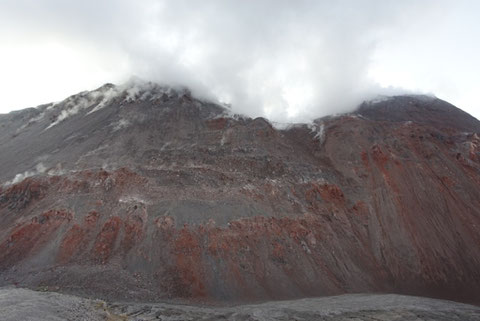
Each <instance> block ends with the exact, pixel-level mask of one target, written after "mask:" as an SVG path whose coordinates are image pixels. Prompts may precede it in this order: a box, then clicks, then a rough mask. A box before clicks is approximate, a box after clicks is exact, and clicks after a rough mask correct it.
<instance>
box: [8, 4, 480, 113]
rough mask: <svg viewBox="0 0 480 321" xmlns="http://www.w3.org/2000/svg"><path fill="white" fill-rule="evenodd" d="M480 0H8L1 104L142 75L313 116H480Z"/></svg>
mask: <svg viewBox="0 0 480 321" xmlns="http://www.w3.org/2000/svg"><path fill="white" fill-rule="evenodd" d="M479 39H480V1H475V0H471V1H468V0H455V1H453V0H452V1H449V0H402V1H398V0H395V1H393V0H336V1H320V0H317V1H313V0H312V1H308V0H295V1H294V0H291V1H286V0H285V1H284V0H271V1H270V0H251V1H249V0H235V1H233V0H232V1H229V0H218V1H213V0H212V1H211V0H198V1H195V0H171V1H159V0H103V1H102V0H81V1H78V0H75V1H69V0H0V88H1V99H0V112H8V111H10V110H15V109H20V108H25V107H32V106H37V105H39V104H41V103H47V102H52V101H58V100H61V99H64V98H65V97H67V96H69V95H71V94H74V93H77V92H79V91H83V90H90V89H94V88H96V87H99V86H100V85H102V84H104V83H106V82H113V83H117V84H118V83H122V82H125V81H126V80H128V79H129V78H130V77H131V76H133V75H135V76H138V77H140V78H142V79H145V80H154V81H157V82H160V83H164V84H173V85H178V84H181V85H186V86H189V87H190V88H192V89H193V91H194V92H195V93H196V94H197V95H199V96H205V97H217V98H218V99H219V100H221V101H223V102H228V103H231V104H232V105H233V109H234V110H235V111H237V112H241V113H245V114H248V115H250V116H267V117H269V118H270V119H273V120H276V121H304V120H307V119H311V118H313V117H319V116H324V115H327V114H332V113H338V112H344V111H347V110H349V109H351V108H352V107H354V106H355V105H356V104H358V103H359V102H361V101H362V100H363V99H367V98H371V97H374V96H375V95H378V94H380V95H384V94H395V93H402V92H415V93H429V94H434V95H436V96H437V97H439V98H442V99H445V100H447V101H449V102H451V103H453V104H455V105H456V106H458V107H460V108H462V109H464V110H465V111H467V112H469V113H471V114H472V115H474V116H475V117H477V118H480V99H478V98H477V97H476V96H477V94H478V92H479V91H480V62H479V61H480V41H479Z"/></svg>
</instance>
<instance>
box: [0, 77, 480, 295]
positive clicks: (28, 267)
mask: <svg viewBox="0 0 480 321" xmlns="http://www.w3.org/2000/svg"><path fill="white" fill-rule="evenodd" d="M155 88H156V87H155ZM156 90H160V89H158V88H157V89H156ZM96 95H101V93H100V94H98V93H97V94H96ZM157 96H158V97H157ZM82 97H83V96H82ZM122 97H124V96H122V95H120V96H119V97H117V100H112V101H110V102H109V103H108V104H106V105H105V106H104V107H102V108H99V109H98V110H97V111H92V110H93V109H94V108H95V106H96V105H95V104H96V103H93V102H92V105H91V106H90V105H89V106H87V107H84V108H85V109H80V111H79V112H78V114H74V115H73V116H71V117H69V118H67V119H66V120H64V121H62V122H59V123H53V124H54V125H53V126H51V127H49V126H50V125H51V124H52V123H51V122H49V121H48V119H49V117H50V116H49V114H50V113H53V112H56V113H59V112H60V111H59V110H61V109H68V108H70V105H69V101H68V100H67V101H65V102H62V103H60V104H59V105H58V107H55V108H59V110H56V109H55V108H52V109H40V110H39V112H40V113H41V112H44V113H45V115H44V116H43V118H38V117H40V116H39V115H35V116H36V117H37V118H38V119H40V120H32V121H31V125H29V126H27V127H25V129H23V130H21V131H19V134H18V135H16V136H15V137H14V138H11V140H6V139H3V138H0V149H1V151H2V152H1V153H0V161H1V163H2V164H5V165H4V166H2V172H0V179H1V180H2V181H3V182H8V181H12V179H13V178H14V177H15V176H16V174H17V173H20V174H21V175H26V174H22V173H27V174H28V173H30V174H31V177H28V178H26V179H24V180H23V181H20V182H17V183H16V184H5V185H4V186H3V187H2V189H0V223H1V224H0V274H1V276H2V278H1V280H3V281H1V282H3V283H5V284H8V283H9V282H18V280H22V281H21V282H23V283H22V284H21V285H22V286H32V287H35V286H38V285H49V286H50V285H51V286H56V287H59V289H60V291H66V292H75V293H80V294H91V295H96V296H102V297H106V298H112V297H113V298H117V299H119V298H121V299H128V298H130V299H136V300H159V299H167V298H169V299H187V300H190V301H199V300H200V301H227V302H238V301H252V300H264V299H287V298H297V297H305V296H318V295H332V294H340V293H349V292H396V293H407V294H413V295H425V296H433V297H441V298H449V299H454V300H460V301H466V302H476V303H479V301H478V298H480V272H479V271H480V233H479V229H480V188H479V187H480V161H479V159H480V147H479V146H480V141H479V138H478V137H479V136H478V135H479V132H480V123H479V122H478V121H477V120H475V119H474V118H472V117H470V116H468V115H467V114H465V113H463V112H461V111H459V110H458V109H456V108H455V107H453V106H451V105H449V104H447V103H445V102H442V101H441V100H438V99H435V98H427V97H415V96H405V97H393V98H391V99H388V100H385V101H382V102H378V103H365V104H363V105H362V106H361V108H360V109H359V110H358V111H356V112H354V113H351V114H347V115H342V116H338V117H328V118H323V119H319V120H316V121H315V124H314V125H313V126H307V125H301V124H300V125H295V126H292V127H290V128H288V129H285V130H277V129H275V128H274V127H272V126H271V125H270V123H269V122H268V121H267V120H265V119H263V118H257V119H250V118H242V117H236V118H229V117H228V116H227V115H228V112H227V111H226V110H224V109H223V108H222V107H220V106H217V105H213V104H208V103H204V102H200V101H197V100H195V99H194V98H192V97H191V96H188V97H187V96H183V98H182V94H176V93H174V92H171V91H162V92H160V93H156V92H144V93H140V94H139V95H138V97H151V100H148V99H144V100H135V101H130V100H122V99H123V98H122ZM125 97H126V94H125ZM179 97H180V98H179ZM84 98H85V97H84ZM149 99H150V98H149ZM52 110H53V111H52ZM32 113H33V112H32ZM2 117H4V118H2ZM12 117H13V116H9V115H6V116H0V134H2V135H0V137H11V136H12V133H13V132H12V131H16V130H17V128H20V127H21V123H20V121H25V120H24V119H23V118H18V119H20V120H16V119H17V118H15V117H13V118H12ZM37 118H35V119H37ZM2 119H3V120H2ZM12 119H13V120H12ZM22 119H23V120H22ZM55 119H57V118H55ZM7 120H8V121H7ZM16 122H18V123H16ZM47 127H48V128H47ZM9 135H10V136H9ZM25 146H26V147H25ZM6 155H16V159H11V158H9V157H7V156H6ZM37 159H43V161H42V162H43V163H42V165H43V166H37V165H38V164H36V163H35V160H37ZM28 164H30V165H28ZM27 165H28V166H27ZM33 168H40V169H42V168H45V170H44V171H43V172H32V171H33ZM26 176H28V175H26ZM12 280H13V281H12Z"/></svg>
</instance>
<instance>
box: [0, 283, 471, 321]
mask: <svg viewBox="0 0 480 321" xmlns="http://www.w3.org/2000/svg"><path fill="white" fill-rule="evenodd" d="M0 319H1V320H5V321H9V320H12V321H18V320H25V321H29V320H31V321H37V320H38V321H43V320H45V321H46V320H49V321H50V320H53V321H55V320H110V321H114V320H138V321H140V320H171V321H173V320H252V321H253V320H256V321H269V320H305V321H308V320H357V321H358V320H412V321H413V320H417V321H418V320H462V321H470V320H471V321H478V320H480V307H477V306H473V305H467V304H461V303H456V302H452V301H444V300H436V299H429V298H420V297H413V296H404V295H395V294H349V295H340V296H332V297H323V298H309V299H301V300H292V301H275V302H267V303H262V304H252V305H241V306H234V307H205V306H191V305H178V304H167V303H145V304H140V303H131V304H130V303H106V302H104V301H101V300H91V299H86V298H80V297H76V296H71V295H65V294H60V293H54V292H39V291H32V290H28V289H21V288H11V287H6V288H1V289H0Z"/></svg>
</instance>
